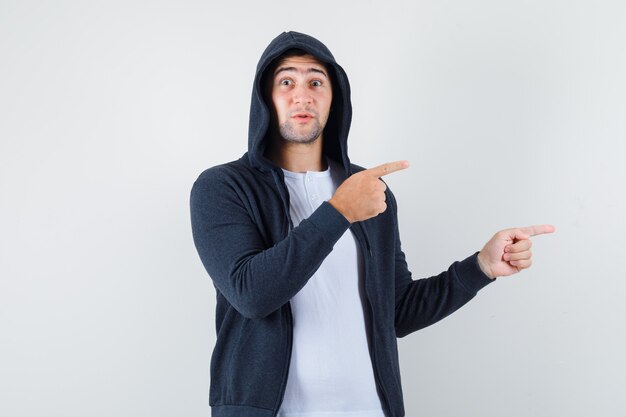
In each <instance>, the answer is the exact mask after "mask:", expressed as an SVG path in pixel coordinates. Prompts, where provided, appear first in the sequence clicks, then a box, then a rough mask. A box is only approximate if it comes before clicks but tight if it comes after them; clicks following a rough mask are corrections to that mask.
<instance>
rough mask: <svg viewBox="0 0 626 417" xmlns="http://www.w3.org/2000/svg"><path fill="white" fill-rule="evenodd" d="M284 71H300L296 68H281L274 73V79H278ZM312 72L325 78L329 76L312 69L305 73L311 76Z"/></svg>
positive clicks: (319, 70)
mask: <svg viewBox="0 0 626 417" xmlns="http://www.w3.org/2000/svg"><path fill="white" fill-rule="evenodd" d="M283 71H296V72H297V71H298V70H297V69H296V67H280V68H278V69H277V70H276V71H275V72H274V77H276V76H277V75H278V73H280V72H283ZM312 72H314V73H318V74H322V75H323V76H324V77H326V78H328V75H327V74H326V73H325V72H324V71H322V70H321V69H318V68H313V67H311V68H309V69H307V70H306V71H305V73H306V74H310V73H312Z"/></svg>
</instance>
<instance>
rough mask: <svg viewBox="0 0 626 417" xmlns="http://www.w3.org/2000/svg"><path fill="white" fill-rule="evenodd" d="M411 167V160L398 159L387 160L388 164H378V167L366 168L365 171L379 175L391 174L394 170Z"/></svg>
mask: <svg viewBox="0 0 626 417" xmlns="http://www.w3.org/2000/svg"><path fill="white" fill-rule="evenodd" d="M408 167H409V161H396V162H387V163H386V164H382V165H378V166H377V167H374V168H370V169H366V170H365V172H369V173H370V174H372V175H375V176H377V177H382V176H383V175H387V174H391V173H392V172H396V171H400V170H401V169H406V168H408Z"/></svg>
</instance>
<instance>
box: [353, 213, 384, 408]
mask: <svg viewBox="0 0 626 417" xmlns="http://www.w3.org/2000/svg"><path fill="white" fill-rule="evenodd" d="M358 229H360V232H361V233H362V235H363V236H362V238H363V239H362V240H363V241H364V243H365V246H363V243H362V242H361V239H357V240H358V241H359V246H360V247H361V251H362V252H363V255H364V261H365V273H364V274H363V275H364V276H363V289H364V290H365V291H364V292H365V299H366V301H367V306H368V308H369V313H370V320H369V325H370V336H371V340H372V343H371V349H372V352H371V358H370V359H371V361H372V370H373V371H374V381H375V382H376V385H377V386H378V388H379V389H380V392H381V393H382V403H383V413H385V410H387V412H388V413H391V408H390V407H389V399H388V398H389V397H388V395H387V391H385V387H384V385H383V384H382V382H381V381H380V369H379V368H378V361H377V360H376V340H375V338H374V308H373V307H372V303H371V301H370V298H369V295H368V293H367V285H366V278H367V275H368V274H367V272H368V270H369V259H368V257H367V254H368V253H369V258H370V259H371V258H373V257H374V256H373V255H372V248H371V247H370V244H369V239H368V237H367V232H366V231H365V226H363V225H362V224H361V223H358Z"/></svg>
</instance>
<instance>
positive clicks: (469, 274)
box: [456, 252, 496, 293]
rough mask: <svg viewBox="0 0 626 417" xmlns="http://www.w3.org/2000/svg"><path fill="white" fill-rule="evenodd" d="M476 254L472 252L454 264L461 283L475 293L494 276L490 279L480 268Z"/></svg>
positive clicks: (491, 280) (492, 280) (489, 282)
mask: <svg viewBox="0 0 626 417" xmlns="http://www.w3.org/2000/svg"><path fill="white" fill-rule="evenodd" d="M478 254H479V252H476V253H474V254H473V255H471V256H468V257H467V258H465V259H464V260H462V261H459V262H458V264H457V266H456V271H457V276H458V277H459V280H460V281H461V284H462V285H463V286H464V287H465V288H466V289H467V290H468V291H469V292H472V293H477V292H478V291H479V290H480V289H482V288H483V287H485V286H487V285H489V284H491V283H492V282H494V281H495V280H496V278H494V279H491V278H489V277H488V276H487V274H485V273H484V272H483V270H482V269H480V265H478Z"/></svg>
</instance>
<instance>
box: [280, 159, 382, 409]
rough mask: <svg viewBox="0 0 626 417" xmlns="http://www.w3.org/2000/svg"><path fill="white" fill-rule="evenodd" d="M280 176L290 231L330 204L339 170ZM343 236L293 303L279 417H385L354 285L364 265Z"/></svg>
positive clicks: (331, 166)
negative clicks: (288, 360) (287, 202)
mask: <svg viewBox="0 0 626 417" xmlns="http://www.w3.org/2000/svg"><path fill="white" fill-rule="evenodd" d="M329 162H330V164H329V169H327V170H326V171H321V172H313V171H308V172H306V173H295V172H290V171H286V170H283V171H284V173H285V184H286V185H287V189H288V190H289V197H290V205H291V207H290V215H291V219H292V221H293V224H294V227H295V226H297V225H298V224H299V223H300V222H301V221H302V220H304V219H306V218H307V217H309V216H310V215H311V214H312V213H313V211H314V210H315V209H317V207H319V206H320V204H322V202H324V201H326V200H329V199H330V198H331V197H332V196H333V194H334V192H335V190H336V189H337V187H338V185H339V184H340V182H341V177H340V175H339V174H340V172H341V171H340V170H341V167H340V166H339V165H337V164H335V163H334V162H331V161H329ZM357 245H358V243H357V241H356V240H355V238H354V235H353V234H352V232H351V231H350V230H347V231H346V232H345V233H344V234H343V236H342V237H341V238H340V239H339V241H338V242H337V243H336V244H335V246H334V248H333V251H332V252H331V253H330V254H329V255H328V256H327V257H326V259H325V260H324V262H323V263H322V265H321V266H320V267H319V269H318V270H317V271H316V272H315V274H314V275H313V276H312V277H311V279H310V280H309V281H308V282H307V284H306V285H305V286H304V287H303V288H302V289H301V290H300V292H298V294H296V295H295V296H294V297H293V298H292V299H291V309H292V313H293V348H292V353H291V363H290V366H289V376H288V378H287V387H286V391H285V396H284V398H283V402H282V405H281V408H280V410H279V413H278V417H348V416H350V417H357V416H358V417H384V414H383V411H382V406H381V402H380V399H379V397H378V394H377V392H376V382H375V380H374V372H373V370H372V362H371V359H370V355H369V349H368V342H367V334H366V330H365V318H364V312H363V303H362V301H361V296H360V292H359V283H360V282H359V280H360V279H362V276H363V261H362V259H361V254H360V251H359V250H358V247H357Z"/></svg>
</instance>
